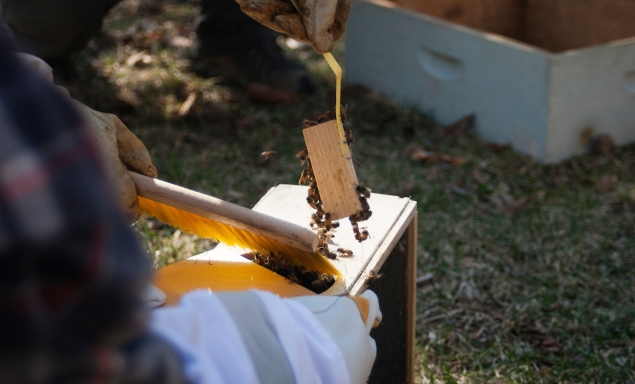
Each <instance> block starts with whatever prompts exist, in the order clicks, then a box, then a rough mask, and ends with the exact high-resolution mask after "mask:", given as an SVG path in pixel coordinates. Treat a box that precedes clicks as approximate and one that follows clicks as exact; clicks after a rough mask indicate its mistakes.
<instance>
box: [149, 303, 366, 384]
mask: <svg viewBox="0 0 635 384" xmlns="http://www.w3.org/2000/svg"><path fill="white" fill-rule="evenodd" d="M244 294H245V295H247V294H251V295H253V294H256V295H258V297H259V298H260V299H261V301H262V303H263V305H264V307H265V308H266V311H267V312H268V315H269V318H270V319H271V320H272V323H273V326H274V328H275V330H276V333H277V336H278V341H279V343H280V345H281V346H282V348H283V350H284V352H285V355H286V357H287V359H288V363H289V364H290V365H291V368H292V370H293V374H294V377H295V380H296V383H302V384H304V383H309V384H312V383H315V384H348V383H350V378H349V376H348V374H347V373H348V370H347V366H346V362H345V360H344V357H343V355H342V352H341V351H340V349H339V347H338V346H337V344H336V343H335V342H334V340H333V339H332V338H331V336H329V334H328V333H327V332H326V331H325V330H324V328H322V326H321V325H320V323H319V322H318V321H317V319H316V318H315V316H314V315H313V313H312V312H311V311H309V310H308V309H307V308H306V307H305V306H303V305H301V304H300V303H298V302H294V301H292V300H285V299H280V298H278V297H277V296H275V295H273V294H271V293H267V292H262V291H248V292H245V293H244ZM316 298H317V297H316ZM355 311H357V309H355ZM357 316H358V317H359V312H358V311H357ZM360 323H361V322H360ZM150 327H151V329H152V330H154V331H155V332H157V333H159V334H161V335H163V336H164V337H165V338H166V339H167V340H168V341H170V342H171V343H172V344H173V345H174V346H175V347H176V348H177V350H178V351H179V352H180V354H181V356H182V357H183V361H184V364H185V374H186V377H187V378H188V379H189V380H190V381H192V382H194V383H219V384H233V383H236V384H251V383H258V376H257V373H256V370H255V368H254V364H253V362H252V361H251V359H250V355H249V353H248V351H247V348H246V347H245V344H244V342H243V340H242V339H241V336H240V330H239V329H237V328H236V324H235V322H234V321H233V319H232V317H231V315H230V314H229V313H228V311H227V309H226V308H225V307H224V305H223V304H222V302H221V301H220V300H219V299H218V297H217V296H216V294H214V293H210V292H203V291H197V292H191V293H188V294H187V295H185V296H183V298H182V299H181V303H180V304H179V305H178V306H176V307H167V308H158V309H155V310H153V311H152V316H151V321H150Z"/></svg>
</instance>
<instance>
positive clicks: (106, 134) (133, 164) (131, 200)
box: [75, 101, 158, 222]
mask: <svg viewBox="0 0 635 384" xmlns="http://www.w3.org/2000/svg"><path fill="white" fill-rule="evenodd" d="M75 105H76V106H77V108H78V109H79V110H80V111H81V112H82V114H83V115H84V116H85V117H86V120H87V121H88V123H89V124H88V126H89V127H90V128H91V131H92V133H93V137H94V138H95V140H96V142H97V145H98V147H99V148H100V149H101V152H102V155H103V158H104V163H105V164H106V168H107V171H108V173H109V174H110V178H111V181H112V185H113V186H114V187H115V192H116V193H117V196H118V197H119V201H120V203H121V207H122V209H123V211H124V213H126V214H127V215H128V218H129V219H130V221H131V222H135V221H137V219H139V216H141V208H140V207H139V200H138V199H137V189H136V187H135V185H134V182H133V181H132V179H131V178H130V175H129V174H128V170H131V171H133V172H137V173H140V174H142V175H146V176H148V177H153V178H154V177H157V176H158V172H157V169H156V168H155V167H154V165H153V164H152V160H151V159H150V154H149V153H148V150H147V149H146V147H145V145H143V143H142V142H141V140H139V139H138V138H137V136H135V135H134V134H133V133H132V132H130V130H129V129H128V128H127V127H126V126H125V125H124V123H122V122H121V120H119V118H118V117H117V116H115V115H112V114H108V113H102V112H97V111H94V110H92V109H90V108H88V107H87V106H85V105H84V104H82V103H80V102H78V101H75Z"/></svg>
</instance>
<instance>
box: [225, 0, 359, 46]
mask: <svg viewBox="0 0 635 384" xmlns="http://www.w3.org/2000/svg"><path fill="white" fill-rule="evenodd" d="M236 1H237V2H238V3H239V4H240V9H241V10H242V11H243V12H245V13H246V14H247V15H248V16H250V17H251V18H253V19H254V20H256V21H257V22H259V23H260V24H262V25H264V26H266V27H269V28H271V29H273V30H274V31H278V32H282V33H284V34H287V35H289V36H290V37H293V38H294V39H296V40H299V41H303V42H305V43H309V44H311V45H312V46H313V48H315V50H316V51H317V52H319V53H325V52H330V51H331V50H333V44H334V43H335V42H336V41H337V40H339V39H340V38H341V37H342V35H343V34H344V28H345V27H346V21H347V20H348V12H349V11H350V8H351V0H298V4H299V6H300V11H301V13H302V15H300V14H299V13H298V11H297V10H296V9H295V7H294V6H293V4H292V3H291V1H290V0H236Z"/></svg>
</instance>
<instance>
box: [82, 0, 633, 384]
mask: <svg viewBox="0 0 635 384" xmlns="http://www.w3.org/2000/svg"><path fill="white" fill-rule="evenodd" d="M151 4H154V5H152V6H150V5H151ZM196 16H197V9H196V5H195V4H193V3H187V2H177V1H162V2H149V1H147V2H145V1H141V2H139V1H137V2H133V1H127V2H124V3H123V4H121V5H119V6H118V7H117V8H116V9H115V10H114V11H113V13H112V14H111V16H110V17H109V18H108V20H107V22H106V24H105V27H106V29H105V32H104V33H103V34H102V36H100V37H99V38H97V39H95V40H94V41H93V42H92V43H91V46H90V48H89V49H87V50H86V51H84V52H82V53H81V54H80V55H78V57H77V61H76V63H77V67H78V69H80V71H81V73H82V76H83V78H84V80H85V84H86V85H88V87H87V92H86V94H85V95H84V96H83V97H84V99H85V100H86V102H87V103H88V104H89V105H90V106H92V107H94V108H96V109H102V110H105V111H115V112H117V113H118V114H119V115H121V117H122V118H123V119H124V121H125V122H126V123H127V124H128V126H129V127H130V128H131V129H132V130H133V131H134V132H135V133H136V134H137V135H139V136H140V138H141V139H142V140H143V141H144V142H145V143H146V145H147V146H148V148H149V149H150V152H151V154H152V156H153V159H154V161H155V163H156V165H157V167H158V169H159V173H160V176H161V177H162V178H163V179H166V180H169V181H171V182H175V183H178V184H181V185H184V186H187V187H189V188H193V189H196V190H200V191H204V192H206V193H209V194H212V195H215V196H218V197H221V198H224V199H227V200H229V201H232V202H235V203H239V204H242V205H244V206H250V205H252V204H254V203H255V202H256V201H257V200H258V199H259V198H260V197H261V196H263V195H264V193H265V192H266V191H267V190H268V189H269V188H270V187H272V186H274V185H275V184H278V183H294V182H296V181H297V176H298V174H299V171H300V167H299V164H298V162H297V160H296V159H295V158H294V154H295V153H296V152H297V151H298V150H299V149H301V148H302V147H303V144H302V136H301V133H300V130H299V128H301V121H302V119H304V118H313V119H314V118H316V117H317V116H318V115H319V114H321V113H322V112H323V111H325V110H327V109H329V108H330V106H331V105H332V104H333V103H332V100H333V88H332V78H331V77H330V75H329V72H328V68H327V67H326V65H325V64H324V63H323V62H322V60H321V59H320V57H319V56H317V55H315V54H314V53H312V52H311V51H310V50H303V49H299V50H291V51H290V52H289V53H290V54H291V55H294V56H295V57H297V58H299V59H300V60H302V61H303V62H304V63H305V64H306V65H307V66H308V67H309V68H310V70H311V72H312V73H313V74H315V76H316V77H317V79H318V81H319V83H320V90H319V91H318V93H317V94H315V95H312V96H310V97H307V98H304V99H303V100H301V101H300V102H299V103H298V104H296V105H294V106H291V107H289V106H286V107H285V106H266V105H256V104H252V103H250V102H249V101H248V100H247V99H246V97H245V95H244V93H243V92H242V91H241V90H240V89H239V88H236V87H232V85H231V84H226V83H225V82H222V81H220V82H219V80H220V79H201V78H198V77H196V76H194V75H193V74H191V73H189V72H188V70H187V66H188V57H189V56H190V55H192V53H193V49H194V48H193V47H191V46H188V45H189V44H191V43H192V40H191V39H190V41H189V43H188V39H189V36H190V33H191V28H192V27H191V23H192V22H193V20H194V18H195V17H196ZM177 36H179V38H177V39H176V40H175V38H176V37H177ZM181 37H182V38H184V39H185V40H183V39H182V38H181ZM177 40H178V41H179V42H180V43H179V44H177V43H175V41H177ZM338 49H339V51H338V52H336V53H337V54H338V56H339V57H341V51H342V49H343V48H342V47H339V48H338ZM143 51H145V53H143V54H141V55H140V56H139V57H140V59H139V61H138V62H137V63H134V64H131V65H128V64H126V62H127V61H128V60H130V57H131V56H132V55H134V54H137V53H139V52H143ZM144 55H147V56H148V58H146V59H145V60H144V57H145V56H144ZM192 94H193V95H194V96H191V95H192ZM194 97H195V100H194V101H193V103H192V105H191V107H190V108H189V109H188V110H187V111H186V113H179V111H180V110H183V104H184V103H185V101H186V100H187V99H188V98H190V99H191V98H194ZM117 100H123V101H124V102H120V101H117ZM344 102H345V103H347V104H348V106H349V108H348V124H349V125H350V127H351V128H352V129H353V130H354V132H355V136H356V138H357V142H356V143H355V154H356V159H357V160H358V161H359V163H360V164H358V165H357V170H358V174H359V178H360V180H362V181H363V182H364V184H365V185H368V186H370V187H371V188H373V190H374V191H376V192H380V193H388V194H396V195H402V196H403V195H406V196H407V195H410V196H411V198H412V199H413V200H416V201H417V202H418V204H419V218H420V219H419V220H420V223H419V226H420V232H419V244H420V249H419V274H420V278H421V279H420V280H421V284H420V287H419V292H418V298H419V306H418V321H417V342H418V364H417V370H418V382H421V383H433V382H436V383H438V382H443V383H459V382H478V383H484V382H489V383H525V382H536V383H551V382H562V383H582V382H588V383H622V382H633V380H635V379H634V378H635V374H634V373H633V371H634V369H635V359H634V355H635V350H634V349H635V284H634V283H635V281H634V280H635V148H634V147H627V148H621V149H617V150H615V151H614V152H613V153H612V154H609V155H588V156H584V157H578V158H575V159H572V160H570V161H566V162H564V163H562V164H559V165H552V166H544V165H540V164H538V163H536V162H534V161H532V160H531V159H529V158H527V157H524V156H521V155H519V154H517V153H515V152H513V151H512V150H504V149H503V150H501V149H500V148H495V147H491V146H490V147H488V146H486V145H484V144H483V143H482V142H479V141H478V140H477V139H475V138H474V137H473V136H471V135H470V134H465V133H463V132H462V131H460V130H459V131H448V130H444V129H442V128H441V127H439V126H437V125H435V124H434V122H433V121H431V120H430V119H428V118H427V117H426V116H424V115H422V114H420V113H418V112H416V111H413V110H411V109H409V108H406V107H402V106H399V105H396V104H394V103H391V102H390V101H388V100H385V99H384V98H382V97H381V96H379V95H376V94H374V93H373V92H369V91H368V90H366V89H364V88H363V87H348V88H347V89H346V92H345V95H344ZM412 146H416V147H418V148H421V149H424V150H425V151H430V152H435V153H437V154H444V155H451V156H455V157H460V158H462V159H464V160H465V163H464V164H463V165H451V164H448V163H444V162H426V163H419V162H413V161H411V160H409V158H408V156H407V155H406V153H408V152H409V151H412V149H413V147H412ZM265 150H276V151H277V154H276V155H275V157H273V158H272V159H270V160H269V161H267V162H266V163H264V164H260V163H259V155H260V153H261V152H262V151H265ZM613 175H615V176H616V178H617V187H616V189H615V190H613V191H609V192H605V193H599V192H598V191H597V189H596V185H595V183H596V181H597V180H599V179H601V178H602V177H606V176H609V179H610V176H613ZM612 180H614V179H612ZM600 189H602V188H600ZM608 189H611V188H608ZM136 226H137V227H138V228H140V231H139V233H140V234H141V236H142V237H143V239H145V243H146V244H147V247H148V250H149V252H150V253H151V254H152V255H153V256H154V258H155V261H156V264H157V265H158V266H160V265H164V264H166V263H170V262H172V261H174V260H178V259H180V258H183V257H187V256H190V255H193V254H196V253H198V252H201V251H202V250H205V249H208V248H210V247H211V246H212V245H211V244H210V243H209V242H208V241H206V240H202V239H197V238H195V237H192V236H188V235H185V234H182V233H180V231H175V230H174V229H171V228H164V229H162V230H159V231H155V230H151V229H149V228H148V222H147V220H142V221H140V222H139V223H137V225H136Z"/></svg>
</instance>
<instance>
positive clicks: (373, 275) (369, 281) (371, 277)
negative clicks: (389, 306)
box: [366, 271, 384, 287]
mask: <svg viewBox="0 0 635 384" xmlns="http://www.w3.org/2000/svg"><path fill="white" fill-rule="evenodd" d="M382 277H384V274H383V273H377V272H375V271H370V272H369V273H368V276H366V285H368V286H369V287H371V286H372V285H373V284H375V282H376V281H377V280H379V279H381V278H382Z"/></svg>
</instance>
